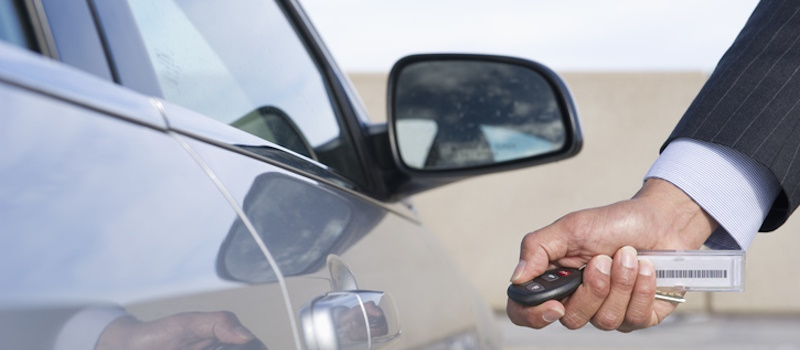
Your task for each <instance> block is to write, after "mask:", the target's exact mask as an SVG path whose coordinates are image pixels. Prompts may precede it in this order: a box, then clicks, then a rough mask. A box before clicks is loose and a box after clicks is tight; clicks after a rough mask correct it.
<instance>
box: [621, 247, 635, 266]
mask: <svg viewBox="0 0 800 350" xmlns="http://www.w3.org/2000/svg"><path fill="white" fill-rule="evenodd" d="M636 264H637V261H636V249H634V248H633V247H630V246H625V247H622V266H625V267H626V268H629V269H632V268H635V267H636Z"/></svg>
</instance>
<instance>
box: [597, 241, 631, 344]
mask: <svg viewBox="0 0 800 350" xmlns="http://www.w3.org/2000/svg"><path fill="white" fill-rule="evenodd" d="M638 271H639V263H638V261H637V258H636V249H633V248H632V247H622V248H621V249H619V250H617V253H616V254H614V263H613V265H612V268H611V288H610V290H609V293H608V297H607V298H606V300H605V301H604V302H603V305H602V306H601V307H600V309H599V310H598V311H597V314H596V315H595V316H594V317H593V318H592V324H593V325H594V326H595V327H597V328H599V329H603V330H614V329H617V328H619V326H620V325H622V322H623V321H624V320H625V314H626V311H627V309H628V302H629V301H630V300H631V294H632V293H633V289H634V288H633V287H634V285H635V284H636V277H637V276H636V275H637V273H638Z"/></svg>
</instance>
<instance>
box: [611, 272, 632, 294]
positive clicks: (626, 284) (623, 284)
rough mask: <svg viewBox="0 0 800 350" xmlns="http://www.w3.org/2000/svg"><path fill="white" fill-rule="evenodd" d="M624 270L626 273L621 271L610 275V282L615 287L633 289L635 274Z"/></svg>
mask: <svg viewBox="0 0 800 350" xmlns="http://www.w3.org/2000/svg"><path fill="white" fill-rule="evenodd" d="M626 272H628V273H622V274H619V275H617V276H613V277H612V279H613V282H612V283H614V287H615V288H619V289H621V290H626V291H630V290H633V286H634V285H636V275H635V274H633V273H631V272H632V271H626Z"/></svg>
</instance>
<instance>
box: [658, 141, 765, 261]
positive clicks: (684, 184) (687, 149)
mask: <svg viewBox="0 0 800 350" xmlns="http://www.w3.org/2000/svg"><path fill="white" fill-rule="evenodd" d="M651 177H655V178H660V179H663V180H666V181H669V182H670V183H672V184H673V185H675V186H677V187H678V188H680V189H681V190H682V191H683V192H685V193H686V194H687V195H689V197H691V198H692V199H693V200H694V201H695V202H696V203H697V204H698V205H700V207H702V208H703V210H705V211H706V212H707V213H708V214H709V215H711V217H713V218H714V219H715V220H716V221H717V223H719V228H718V229H717V230H715V231H714V232H713V233H712V234H711V236H710V237H709V238H708V240H707V241H706V242H705V245H706V246H707V247H709V248H712V249H745V250H746V249H747V248H748V247H749V246H750V243H751V242H752V241H753V238H755V235H756V234H757V233H758V229H759V227H761V224H762V223H763V221H764V218H765V217H766V216H767V213H768V212H769V210H770V207H771V206H772V203H773V202H774V201H775V198H776V197H777V196H778V193H779V192H780V185H779V184H778V181H777V180H776V179H775V177H774V176H772V174H771V173H770V171H769V170H768V169H767V168H766V167H765V166H763V165H762V164H760V163H758V162H757V161H755V160H753V159H751V158H749V157H747V156H745V155H743V154H741V153H739V152H737V151H736V150H733V149H732V148H729V147H725V146H722V145H718V144H714V143H709V142H704V141H698V140H694V139H688V138H680V139H677V140H675V141H673V142H671V143H670V144H669V145H668V146H667V148H666V149H664V151H663V152H662V153H661V155H660V156H659V157H658V159H657V160H656V162H655V163H654V164H653V166H652V167H651V168H650V171H648V172H647V175H646V176H645V180H646V179H648V178H651Z"/></svg>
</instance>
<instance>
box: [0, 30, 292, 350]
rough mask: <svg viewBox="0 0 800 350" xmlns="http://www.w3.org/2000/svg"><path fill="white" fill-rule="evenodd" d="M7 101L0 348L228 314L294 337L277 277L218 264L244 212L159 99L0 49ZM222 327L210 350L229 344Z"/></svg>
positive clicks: (264, 265) (156, 329)
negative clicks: (176, 130)
mask: <svg viewBox="0 0 800 350" xmlns="http://www.w3.org/2000/svg"><path fill="white" fill-rule="evenodd" d="M0 105H2V106H3V118H2V121H0V124H2V126H0V147H2V149H3V150H4V151H3V152H2V154H0V176H2V181H0V194H2V195H0V232H3V235H2V241H3V243H2V244H0V246H2V247H3V248H2V250H3V252H2V254H0V270H1V271H0V330H2V331H1V332H2V333H3V336H2V339H3V341H4V343H5V345H4V346H6V347H9V348H19V349H52V348H53V346H55V348H56V349H61V348H70V349H77V348H81V346H86V348H93V347H94V346H95V345H97V346H98V348H101V342H100V341H99V340H98V339H109V338H107V337H106V338H103V336H111V333H109V332H107V330H110V329H111V325H112V324H113V325H116V326H115V328H114V329H115V330H116V332H115V333H114V339H115V340H114V341H111V343H112V347H113V348H123V347H124V346H125V344H124V340H123V339H125V340H130V341H138V342H140V344H141V343H144V342H146V341H158V340H170V341H174V340H175V339H184V340H186V339H191V338H192V337H193V335H194V336H200V335H201V333H198V332H200V330H198V329H204V330H210V329H216V330H219V329H221V328H219V326H220V322H223V323H224V324H226V325H227V326H230V327H228V328H225V327H223V328H224V329H235V328H236V327H237V325H241V326H243V327H245V328H246V329H248V330H249V331H246V332H252V333H253V334H255V335H256V336H257V337H258V338H259V339H261V342H263V343H264V344H265V345H266V346H267V347H269V348H273V349H274V348H290V347H295V346H296V345H297V342H296V337H295V336H294V334H295V333H294V332H293V330H292V325H293V322H292V315H291V313H290V312H289V309H288V308H287V304H286V303H285V301H284V297H283V292H282V288H281V286H280V285H279V284H278V283H277V282H276V281H275V280H274V279H272V280H267V281H261V283H258V284H254V283H244V282H242V281H240V280H233V279H230V278H227V276H226V275H225V274H224V273H222V272H220V269H218V265H219V264H220V263H219V259H220V254H221V251H222V249H223V247H224V243H225V242H226V239H227V237H229V236H231V235H232V234H234V233H237V232H240V231H239V229H238V227H240V226H241V225H240V224H239V222H240V220H239V219H240V216H238V215H237V212H236V210H235V209H234V206H232V202H231V201H229V200H227V199H226V197H225V196H224V195H223V193H222V192H221V191H220V188H219V187H218V186H217V184H215V183H214V182H213V181H212V178H211V177H210V176H209V173H207V171H206V169H203V168H202V167H201V166H200V164H199V163H198V162H197V161H196V160H195V158H193V157H192V154H191V153H189V152H187V148H186V144H185V143H184V142H182V141H181V139H180V137H179V136H177V135H175V134H173V133H171V132H169V131H168V130H167V127H166V123H165V121H164V119H163V117H162V115H161V113H160V111H159V109H158V108H157V106H156V105H154V104H153V103H152V101H151V99H149V98H148V97H147V96H142V95H140V94H138V93H134V92H131V91H130V90H128V89H125V88H122V87H119V86H117V85H116V84H113V83H111V82H108V81H105V80H102V79H98V78H95V77H92V76H90V75H88V74H85V73H83V72H79V71H77V70H75V69H73V68H70V67H66V66H65V65H63V64H59V63H56V62H53V61H51V60H49V59H46V58H42V57H39V56H38V55H37V54H34V53H29V52H25V51H23V50H21V49H17V48H13V47H10V46H9V45H7V44H5V43H0ZM239 237H240V238H241V239H240V242H238V246H237V247H238V249H239V251H240V254H242V255H247V256H249V257H250V258H251V260H252V261H253V262H254V263H256V264H258V266H259V268H260V269H262V270H264V271H277V269H276V268H272V266H271V265H270V264H269V263H268V261H267V259H266V257H265V256H264V255H263V254H262V250H261V249H259V246H258V243H257V242H256V240H255V238H254V237H256V236H253V235H240V236H239ZM148 325H149V326H148ZM215 327H217V328H215ZM182 332H188V333H189V334H188V335H186V334H184V337H183V338H181V337H180V334H178V333H182ZM192 334H193V335H192ZM218 335H219V334H212V335H210V337H209V338H208V339H205V341H206V343H207V344H208V346H217V347H218V346H221V345H223V344H225V343H228V341H227V340H224V341H223V340H221V338H215V336H218ZM159 336H161V338H159ZM207 336H209V334H205V335H202V337H207ZM197 341H198V342H199V340H197ZM234 343H235V342H234ZM179 345H180V344H179ZM154 346H157V347H158V346H159V345H158V344H154ZM161 348H168V347H167V346H163V347H161ZM177 348H189V346H188V345H186V344H183V345H180V346H177Z"/></svg>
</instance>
